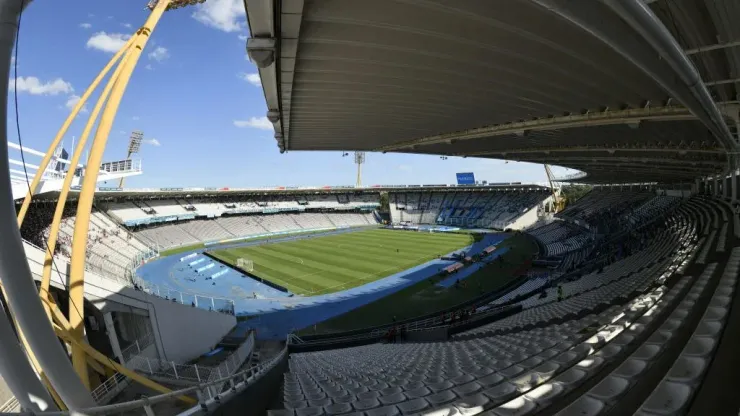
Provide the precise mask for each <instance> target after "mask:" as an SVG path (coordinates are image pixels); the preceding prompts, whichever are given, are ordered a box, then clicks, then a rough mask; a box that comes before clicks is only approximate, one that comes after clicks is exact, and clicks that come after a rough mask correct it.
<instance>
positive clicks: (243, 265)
mask: <svg viewBox="0 0 740 416" xmlns="http://www.w3.org/2000/svg"><path fill="white" fill-rule="evenodd" d="M236 266H237V267H238V268H240V269H242V270H244V271H247V272H250V273H251V272H253V271H254V261H252V260H250V259H245V258H239V259H237V260H236Z"/></svg>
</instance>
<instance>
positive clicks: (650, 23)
mask: <svg viewBox="0 0 740 416" xmlns="http://www.w3.org/2000/svg"><path fill="white" fill-rule="evenodd" d="M602 2H604V3H605V4H606V5H607V6H609V7H610V8H611V9H612V10H613V11H614V12H615V13H617V14H618V15H619V16H620V17H621V18H622V19H624V20H625V21H626V22H627V23H628V24H629V25H630V26H631V27H632V28H633V29H634V30H635V31H636V32H638V33H640V35H642V37H643V38H644V39H645V40H646V41H647V42H648V43H649V44H650V45H651V46H652V47H653V49H654V50H655V51H656V52H658V55H657V56H659V57H660V58H661V59H663V60H665V61H667V62H668V63H669V64H670V66H671V68H672V69H673V70H674V71H675V72H676V74H677V75H678V76H680V77H681V80H682V81H683V82H684V84H685V85H686V86H687V87H688V89H689V90H690V91H691V93H692V95H693V96H694V97H695V98H696V100H697V101H698V102H699V103H700V104H701V106H702V107H703V108H702V110H703V111H704V112H705V113H706V117H708V119H705V117H702V116H701V114H700V113H699V111H698V110H699V109H696V110H694V109H692V108H691V106H690V105H689V104H688V103H684V104H685V105H686V106H687V107H689V108H690V109H692V111H693V112H695V114H697V116H699V118H700V119H702V121H704V122H705V124H706V125H707V127H708V128H709V129H710V130H711V131H712V132H713V133H714V135H715V136H716V137H717V139H719V140H720V142H722V143H723V144H724V146H725V148H726V149H727V150H728V151H731V152H734V151H736V150H737V148H738V145H737V143H736V142H735V140H734V139H733V138H732V135H731V134H730V130H729V128H728V127H727V124H725V121H724V118H723V117H722V113H721V111H720V109H719V107H718V106H717V105H716V103H715V102H714V99H713V98H712V96H711V94H710V93H709V90H708V89H707V88H706V86H705V85H704V84H702V79H701V76H700V75H699V71H697V69H696V67H695V66H694V64H693V63H692V62H691V60H689V57H688V56H687V55H686V54H685V53H684V51H683V49H682V48H681V46H680V45H679V44H678V41H676V39H675V38H674V37H673V36H672V35H671V33H670V32H669V31H668V29H667V28H666V27H665V25H664V24H663V22H661V21H660V19H659V18H658V17H657V16H656V15H655V14H654V13H653V12H652V10H650V7H648V6H647V5H645V4H643V3H642V2H640V0H619V1H616V0H602Z"/></svg>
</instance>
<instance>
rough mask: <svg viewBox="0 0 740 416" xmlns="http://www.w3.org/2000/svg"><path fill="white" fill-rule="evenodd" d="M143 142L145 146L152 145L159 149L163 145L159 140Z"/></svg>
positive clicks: (145, 140)
mask: <svg viewBox="0 0 740 416" xmlns="http://www.w3.org/2000/svg"><path fill="white" fill-rule="evenodd" d="M141 142H142V143H144V144H150V145H152V146H156V147H159V146H161V145H162V143H160V142H159V140H157V139H144V140H142V141H141Z"/></svg>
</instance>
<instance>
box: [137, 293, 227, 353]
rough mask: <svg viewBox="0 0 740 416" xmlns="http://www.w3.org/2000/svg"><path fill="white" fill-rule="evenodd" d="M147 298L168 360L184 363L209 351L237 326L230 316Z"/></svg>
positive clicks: (156, 333) (150, 313) (156, 330)
mask: <svg viewBox="0 0 740 416" xmlns="http://www.w3.org/2000/svg"><path fill="white" fill-rule="evenodd" d="M139 293H141V292H139ZM147 296H148V295H147ZM149 297H150V298H151V304H150V309H149V316H151V317H152V328H153V331H154V335H155V337H156V338H157V341H158V346H159V347H160V348H161V350H160V354H161V356H162V358H163V359H165V360H168V361H175V362H184V361H188V360H190V359H192V358H195V357H197V356H199V355H201V354H203V353H205V352H207V351H210V350H211V348H213V347H214V346H215V345H216V344H217V343H218V342H219V341H220V340H221V338H223V336H224V335H226V334H228V333H229V331H230V330H231V329H232V328H233V327H234V325H236V317H234V316H231V315H225V314H222V313H218V312H211V311H207V310H204V309H199V308H195V307H192V306H189V305H188V306H186V305H181V304H179V303H175V302H172V301H167V300H165V299H160V298H156V297H153V296H149ZM160 341H161V343H160Z"/></svg>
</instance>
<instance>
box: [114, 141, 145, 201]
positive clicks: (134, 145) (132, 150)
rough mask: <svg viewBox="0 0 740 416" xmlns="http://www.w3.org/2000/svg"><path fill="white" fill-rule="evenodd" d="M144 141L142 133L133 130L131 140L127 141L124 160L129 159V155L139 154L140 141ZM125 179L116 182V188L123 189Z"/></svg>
mask: <svg viewBox="0 0 740 416" xmlns="http://www.w3.org/2000/svg"><path fill="white" fill-rule="evenodd" d="M143 139H144V133H143V132H142V131H140V130H134V131H132V132H131V138H130V139H129V141H128V155H126V159H127V160H128V159H131V155H133V154H136V153H139V150H141V141H142V140H143ZM125 179H126V178H125V177H124V178H121V181H120V182H118V187H119V188H123V181H124V180H125Z"/></svg>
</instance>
